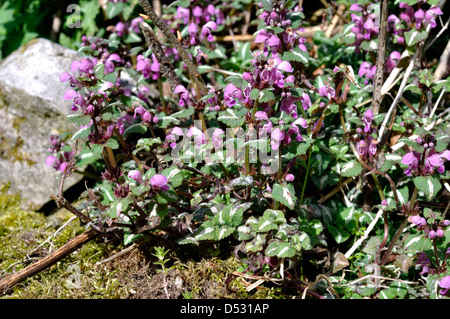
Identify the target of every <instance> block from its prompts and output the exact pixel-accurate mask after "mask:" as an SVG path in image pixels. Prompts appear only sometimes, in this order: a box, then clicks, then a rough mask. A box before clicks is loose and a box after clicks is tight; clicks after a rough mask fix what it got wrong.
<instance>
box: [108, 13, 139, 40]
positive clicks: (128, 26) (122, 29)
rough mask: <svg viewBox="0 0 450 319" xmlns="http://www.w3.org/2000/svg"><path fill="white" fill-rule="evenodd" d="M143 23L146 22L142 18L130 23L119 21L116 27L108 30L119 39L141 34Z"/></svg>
mask: <svg viewBox="0 0 450 319" xmlns="http://www.w3.org/2000/svg"><path fill="white" fill-rule="evenodd" d="M142 21H144V19H143V18H141V17H137V18H134V19H133V20H131V21H129V22H122V21H119V22H117V24H116V25H115V26H112V27H110V28H108V30H109V31H111V32H114V33H115V34H117V35H118V36H119V37H125V36H126V35H128V34H130V33H132V32H134V33H136V34H139V33H140V32H141V31H140V29H139V23H141V22H142Z"/></svg>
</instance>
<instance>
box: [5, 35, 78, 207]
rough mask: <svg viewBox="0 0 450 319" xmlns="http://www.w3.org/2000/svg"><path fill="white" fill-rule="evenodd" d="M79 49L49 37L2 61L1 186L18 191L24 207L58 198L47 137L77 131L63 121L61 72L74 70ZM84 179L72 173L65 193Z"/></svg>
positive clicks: (67, 107)
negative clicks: (71, 48) (70, 47)
mask: <svg viewBox="0 0 450 319" xmlns="http://www.w3.org/2000/svg"><path fill="white" fill-rule="evenodd" d="M78 58H79V56H78V54H77V52H76V51H73V50H69V49H67V48H65V47H62V46H61V45H58V44H56V43H53V42H51V41H49V40H46V39H35V40H32V41H30V42H29V43H28V44H26V45H25V46H23V47H21V48H20V49H18V50H16V51H15V52H13V53H11V54H10V55H9V56H8V57H6V58H5V59H4V60H2V61H0V185H1V184H10V188H9V192H10V193H20V195H21V197H22V200H23V208H25V209H34V210H39V209H40V208H41V207H42V206H43V205H44V204H46V203H48V202H49V201H51V200H50V199H49V195H50V193H54V194H58V189H59V184H60V179H59V174H58V172H56V171H55V170H54V169H53V168H51V167H48V166H46V164H45V159H46V157H47V153H46V150H47V148H48V147H50V143H49V136H50V135H51V134H59V133H62V132H65V131H72V132H73V131H74V130H75V128H74V126H73V125H72V124H71V123H69V122H68V121H67V120H66V119H65V117H66V115H67V114H69V112H70V105H71V103H70V101H64V100H63V98H62V97H63V95H64V93H65V91H66V90H67V89H69V88H70V87H69V86H68V84H67V83H61V82H60V81H59V77H60V75H61V73H63V72H67V71H69V70H70V66H71V63H72V61H73V60H75V59H78ZM79 180H81V178H80V176H79V175H77V174H72V176H71V177H69V179H67V180H66V181H65V189H67V188H69V187H70V186H72V185H74V184H75V183H76V182H78V181H79Z"/></svg>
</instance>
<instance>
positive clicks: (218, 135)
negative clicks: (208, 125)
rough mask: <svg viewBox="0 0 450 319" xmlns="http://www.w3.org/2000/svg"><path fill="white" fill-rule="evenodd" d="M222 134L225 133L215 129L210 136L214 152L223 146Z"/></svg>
mask: <svg viewBox="0 0 450 319" xmlns="http://www.w3.org/2000/svg"><path fill="white" fill-rule="evenodd" d="M223 134H225V132H224V131H223V130H222V129H220V128H216V129H215V130H214V133H213V134H212V140H213V145H214V148H215V149H216V150H217V149H219V148H221V147H222V146H223V138H222V135H223Z"/></svg>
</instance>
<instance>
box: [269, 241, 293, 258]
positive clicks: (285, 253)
mask: <svg viewBox="0 0 450 319" xmlns="http://www.w3.org/2000/svg"><path fill="white" fill-rule="evenodd" d="M264 254H265V255H266V256H270V257H275V256H276V257H278V258H292V257H294V256H295V254H296V250H295V249H294V248H293V247H292V244H290V243H285V242H279V241H272V242H271V243H270V244H269V245H268V246H267V248H266V250H265V251H264Z"/></svg>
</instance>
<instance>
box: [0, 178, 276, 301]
mask: <svg viewBox="0 0 450 319" xmlns="http://www.w3.org/2000/svg"><path fill="white" fill-rule="evenodd" d="M7 189H8V187H7V185H6V186H2V187H0V279H1V278H3V277H5V276H7V275H9V274H12V273H14V272H17V271H19V270H20V269H23V268H24V267H26V266H28V265H30V264H31V263H32V262H35V261H36V260H37V259H39V258H42V257H44V256H47V255H48V254H49V253H50V252H52V251H54V250H56V249H58V248H59V247H61V246H62V245H64V244H65V243H67V242H68V241H69V240H70V239H72V238H74V237H75V236H77V235H79V234H80V233H82V232H83V231H84V230H85V226H83V225H81V224H80V222H79V221H78V219H75V220H72V221H71V222H70V223H68V224H66V223H67V222H68V221H69V220H70V219H71V217H72V216H73V215H72V214H71V213H69V212H68V211H67V210H65V209H61V210H59V211H57V212H56V213H54V214H52V215H50V216H45V215H44V214H41V213H39V212H33V211H25V210H22V209H21V208H20V207H21V205H20V204H21V199H20V196H18V195H9V194H7ZM63 226H64V227H63ZM57 230H59V231H58V233H56V231H57ZM44 242H45V243H44ZM43 243H44V244H43ZM155 244H159V243H154V242H148V243H146V244H145V245H143V246H141V247H140V248H139V249H135V250H133V251H131V252H130V253H128V254H126V255H123V256H121V257H119V258H115V259H113V260H112V261H110V262H107V263H101V261H103V260H105V259H106V258H108V257H111V256H113V255H114V254H116V253H117V252H119V251H121V250H122V249H123V248H124V247H123V245H122V244H120V243H117V242H108V243H105V241H104V239H103V238H101V237H98V238H97V239H94V240H92V241H90V242H88V243H86V244H85V245H83V246H82V247H81V248H80V249H78V250H77V251H75V252H74V253H72V254H71V255H69V256H67V257H65V258H64V259H63V260H61V261H59V262H58V263H56V264H55V265H53V266H51V267H50V268H48V269H46V270H43V271H41V272H40V273H38V274H36V275H35V276H33V277H31V278H28V279H26V280H24V281H22V282H20V283H18V284H17V285H16V286H15V287H13V288H12V290H11V291H9V292H8V293H7V294H5V295H3V296H0V299H17V298H20V299H39V298H46V299H61V298H64V299H125V298H139V299H145V298H149V299H150V298H166V293H165V287H164V284H163V282H164V280H163V279H164V276H165V277H166V278H165V279H166V281H167V282H168V288H169V293H170V296H171V297H172V298H183V297H184V298H195V299H203V298H212V299H217V298H232V299H255V298H258V299H259V298H262V299H267V298H283V294H282V293H281V289H280V288H278V287H271V285H270V284H265V285H263V286H261V287H259V288H256V289H254V290H252V291H250V292H247V291H246V290H245V288H246V285H245V283H244V281H243V280H242V278H239V277H236V276H234V275H232V272H233V271H235V270H236V269H238V268H239V267H240V266H241V265H240V263H239V262H238V261H237V260H236V259H235V258H234V257H229V258H222V259H221V258H217V257H214V258H209V257H205V258H203V259H201V260H192V259H187V258H185V256H184V255H183V249H182V248H180V247H178V248H174V249H171V250H170V254H169V255H168V256H167V258H168V259H169V262H168V264H167V266H168V272H167V273H166V274H163V273H161V272H160V271H159V270H160V267H159V266H158V265H156V264H155V261H156V258H155V257H154V256H153V255H152V254H153V253H154V252H155V251H154V245H155ZM184 250H185V248H184ZM179 256H182V257H183V258H184V259H183V261H182V260H181V259H180V258H179ZM180 282H181V284H180ZM264 286H267V287H264ZM272 286H273V284H272Z"/></svg>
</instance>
